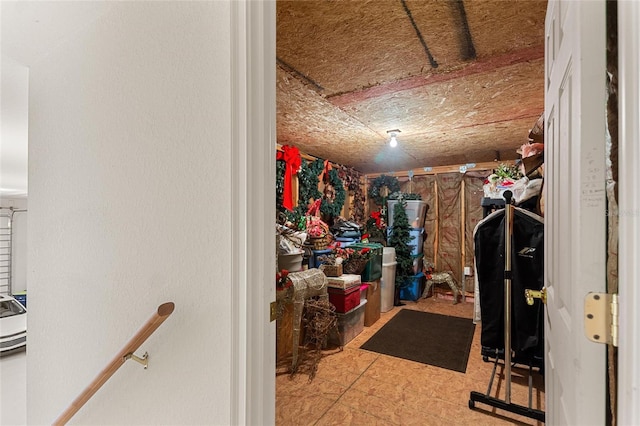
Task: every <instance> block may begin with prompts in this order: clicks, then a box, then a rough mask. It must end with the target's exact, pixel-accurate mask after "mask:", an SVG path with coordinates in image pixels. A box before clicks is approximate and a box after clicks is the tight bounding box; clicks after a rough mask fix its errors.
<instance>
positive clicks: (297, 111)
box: [277, 0, 546, 173]
mask: <svg viewBox="0 0 640 426" xmlns="http://www.w3.org/2000/svg"><path fill="white" fill-rule="evenodd" d="M545 9H546V1H526V2H522V1H479V0H473V1H470V0H467V1H453V0H440V1H434V0H420V1H418V0H407V1H402V0H373V1H365V0H347V1H328V0H326V1H325V0H323V1H319V0H303V1H278V2H277V64H278V65H277V67H278V69H277V137H278V142H279V143H281V144H291V145H296V146H298V147H299V148H300V149H301V150H302V151H304V152H307V153H309V154H311V155H315V156H318V157H321V158H327V159H329V160H331V161H335V162H337V163H341V164H345V165H348V166H352V167H354V168H356V169H358V170H360V171H362V172H365V173H379V172H388V171H393V170H396V171H401V170H408V169H412V168H418V167H423V166H424V167H427V166H430V167H433V166H441V165H455V164H458V163H460V164H464V163H467V162H482V161H491V160H493V159H495V158H502V159H513V158H516V157H517V153H516V152H515V150H516V149H517V148H518V147H519V146H520V145H521V144H522V143H525V142H526V141H527V135H528V132H529V129H530V128H531V127H532V126H533V125H534V123H535V122H536V120H537V118H538V117H539V116H540V114H541V113H542V111H543V106H544V86H543V84H544V59H543V56H544V47H543V46H544V44H543V42H544V39H543V29H544V15H545ZM392 129H400V130H401V132H400V134H399V137H398V140H399V141H400V144H399V146H398V147H397V148H395V149H391V148H389V146H388V144H387V141H388V131H389V130H392Z"/></svg>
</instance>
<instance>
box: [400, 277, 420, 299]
mask: <svg viewBox="0 0 640 426" xmlns="http://www.w3.org/2000/svg"><path fill="white" fill-rule="evenodd" d="M423 291H424V274H423V273H422V272H420V273H419V274H416V275H414V276H413V277H411V278H409V279H408V280H407V281H406V282H405V286H404V287H402V288H400V299H401V300H411V301H413V302H415V301H416V300H418V299H419V298H420V296H422V292H423Z"/></svg>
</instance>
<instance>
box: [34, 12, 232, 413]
mask: <svg viewBox="0 0 640 426" xmlns="http://www.w3.org/2000/svg"><path fill="white" fill-rule="evenodd" d="M229 22H230V11H229V2H170V3H169V2H117V3H116V2H114V3H112V7H111V9H110V10H109V12H108V13H106V14H105V15H104V16H102V17H100V19H98V20H97V21H96V22H95V23H94V24H93V25H92V26H90V27H89V28H85V29H84V30H82V32H81V33H79V34H76V36H75V37H74V38H73V39H72V40H70V41H68V42H66V43H63V44H62V45H60V46H58V48H57V49H56V50H54V51H53V52H51V53H50V54H49V55H48V56H47V57H46V58H45V59H43V60H42V61H40V62H39V63H37V64H36V65H34V66H33V67H32V68H31V70H30V100H29V102H30V118H29V120H30V122H29V125H30V127H29V130H30V143H29V160H30V163H29V236H28V238H29V265H30V267H29V288H30V293H31V294H32V295H33V294H37V297H33V298H30V299H29V307H30V313H29V357H28V361H27V363H28V369H27V390H28V391H27V392H28V395H27V404H28V405H27V406H28V423H29V424H50V423H51V422H52V421H53V420H54V419H55V418H56V417H57V416H58V415H59V414H60V412H62V410H63V409H64V408H66V406H67V405H68V404H69V403H70V402H71V401H72V400H73V399H74V398H75V397H76V396H77V395H78V394H79V393H80V392H81V391H82V390H83V389H84V387H85V386H87V385H88V383H89V382H90V381H91V380H92V379H93V378H94V377H95V375H96V374H97V373H98V372H99V371H100V370H101V369H102V368H103V367H104V366H105V365H106V364H107V362H108V361H109V360H111V358H112V357H113V356H114V355H115V354H116V352H117V351H118V350H120V349H121V347H122V346H123V345H124V343H125V342H126V341H127V340H128V339H129V338H130V337H131V335H132V334H134V333H135V332H136V331H137V329H138V328H139V327H140V326H141V325H142V324H143V323H144V322H145V321H146V320H147V319H148V318H149V317H150V316H151V314H152V313H153V312H154V311H155V309H156V308H157V306H158V305H159V304H161V303H163V302H166V301H174V302H175V304H176V309H175V312H174V313H173V315H172V316H171V317H170V318H169V319H168V320H167V321H166V322H165V323H164V324H163V325H162V326H161V327H160V328H159V329H158V331H157V332H156V333H155V334H154V335H152V336H151V337H150V338H149V340H148V341H147V342H146V343H145V344H143V346H142V348H141V350H140V352H141V353H142V352H143V351H148V352H149V359H150V361H149V369H148V370H144V369H143V368H142V367H141V366H140V365H139V364H137V363H135V362H127V363H125V365H123V366H122V367H121V368H120V370H119V371H117V372H116V374H115V375H114V376H113V377H112V378H111V380H110V381H108V382H107V383H106V385H105V386H104V387H103V388H102V389H101V390H100V391H98V393H97V394H96V395H95V396H94V397H93V398H92V399H91V400H90V401H89V403H88V404H87V405H85V407H84V408H83V409H82V410H81V411H80V412H79V413H78V414H77V415H76V416H75V417H74V418H73V419H72V422H71V423H76V424H139V425H142V424H154V425H157V424H229V423H230V405H231V403H230V402H231V401H230V391H229V390H230V383H229V382H230V379H229V377H230V374H229V368H228V366H229V365H230V364H231V359H230V353H231V351H230V338H231V336H230V330H231V315H232V312H231V308H230V302H229V301H230V295H231V291H230V286H229V283H230V282H231V271H230V266H229V265H230V263H231V262H230V260H231V256H230V250H229V247H230V245H231V241H230V231H229V229H230V223H231V215H230V206H229V203H228V202H226V201H225V200H228V199H229V197H230V189H229V188H230V187H231V185H230V174H231V170H230V163H231V146H230V128H231V126H230V122H231V119H230V115H229V110H230V95H229V82H230V59H229V58H230V51H229V46H230V42H229V37H230V32H231V28H230V24H229ZM141 353H140V354H141ZM140 354H139V355H140ZM79 358H81V360H82V362H78V359H79Z"/></svg>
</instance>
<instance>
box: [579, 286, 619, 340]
mask: <svg viewBox="0 0 640 426" xmlns="http://www.w3.org/2000/svg"><path fill="white" fill-rule="evenodd" d="M584 316H585V318H584V334H585V335H586V336H587V339H589V340H591V341H592V342H596V343H606V344H610V345H613V346H615V347H617V346H618V295H617V294H616V293H613V294H609V293H589V294H587V297H585V300H584Z"/></svg>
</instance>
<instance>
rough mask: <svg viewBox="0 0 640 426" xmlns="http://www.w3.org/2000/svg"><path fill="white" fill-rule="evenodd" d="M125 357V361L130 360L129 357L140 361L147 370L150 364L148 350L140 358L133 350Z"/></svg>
mask: <svg viewBox="0 0 640 426" xmlns="http://www.w3.org/2000/svg"><path fill="white" fill-rule="evenodd" d="M123 358H124V360H125V361H126V360H128V359H132V360H134V361H135V362H138V363H140V364H142V365H144V369H145V370H146V369H147V367H148V366H149V354H148V353H146V352H145V353H144V355H142V358H140V357H139V356H136V355H135V354H134V353H133V352H129V353H128V354H126V355H125V356H124V357H123Z"/></svg>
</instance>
